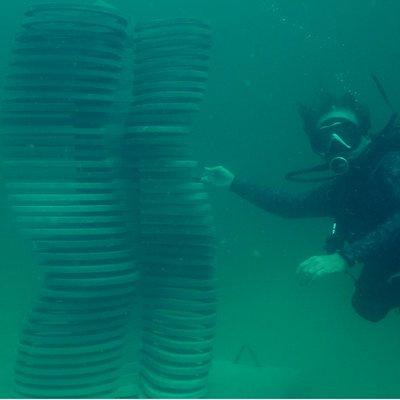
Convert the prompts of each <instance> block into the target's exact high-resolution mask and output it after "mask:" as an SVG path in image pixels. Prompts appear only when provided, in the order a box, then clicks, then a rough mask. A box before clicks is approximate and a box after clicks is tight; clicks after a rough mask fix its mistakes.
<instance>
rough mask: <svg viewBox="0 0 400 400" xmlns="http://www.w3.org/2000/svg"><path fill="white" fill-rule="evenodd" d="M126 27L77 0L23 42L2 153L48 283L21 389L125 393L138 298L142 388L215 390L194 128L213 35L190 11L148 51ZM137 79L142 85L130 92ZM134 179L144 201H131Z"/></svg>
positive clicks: (157, 32)
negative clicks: (122, 379) (122, 383)
mask: <svg viewBox="0 0 400 400" xmlns="http://www.w3.org/2000/svg"><path fill="white" fill-rule="evenodd" d="M126 32H127V22H126V20H125V19H124V18H123V17H121V16H120V15H119V13H118V12H116V10H115V9H113V8H111V7H109V6H107V5H106V4H105V3H104V2H102V1H101V2H90V1H86V2H77V3H71V2H67V1H66V2H62V3H59V4H42V5H38V6H35V7H33V8H31V9H30V10H29V11H28V12H27V13H26V16H25V21H24V24H23V29H22V32H21V34H20V35H19V36H18V38H17V42H16V46H15V50H14V57H13V61H12V64H11V66H10V72H9V75H8V79H7V83H6V88H5V89H6V90H5V97H4V98H3V101H2V112H1V121H2V126H3V133H2V143H1V148H2V162H3V170H4V179H5V182H6V189H7V192H8V198H9V201H10V205H11V207H12V211H13V213H14V216H15V219H16V224H17V227H18V228H19V229H20V230H21V231H22V233H23V234H24V237H25V238H26V239H27V240H28V242H29V243H31V244H32V248H33V253H34V255H35V256H36V257H37V261H38V275H39V276H40V277H41V280H42V281H41V285H40V287H39V292H38V293H37V297H36V300H35V302H34V304H33V306H32V310H31V312H30V313H29V315H28V318H27V322H26V324H25V326H24V329H23V332H22V334H21V341H20V347H19V353H18V358H17V363H16V392H17V395H18V396H22V397H32V398H37V397H40V398H60V397H61V398H94V397H95V398H99V397H112V396H113V394H114V393H115V392H116V390H117V389H118V387H117V386H118V378H119V376H120V373H121V366H122V363H123V357H122V356H123V352H124V349H125V348H126V347H125V340H126V333H127V327H128V323H127V322H128V318H129V311H130V308H131V306H132V304H133V302H135V301H136V300H137V296H138V294H140V295H141V298H142V303H143V315H142V326H141V327H140V329H141V330H142V335H141V336H142V343H141V348H142V353H141V360H140V363H139V365H140V382H139V383H140V388H141V395H143V396H146V397H150V398H151V397H163V398H168V397H174V398H180V397H184V398H188V397H190V398H197V397H202V396H204V395H205V394H206V392H207V379H208V373H209V369H210V364H211V359H212V346H213V337H214V325H215V313H216V301H215V289H214V283H215V282H214V265H213V264H214V233H213V229H212V221H211V216H210V205H209V203H208V198H207V195H206V193H205V190H204V187H203V185H202V183H200V180H199V171H198V167H197V164H196V162H194V161H192V159H193V157H192V156H191V152H190V125H191V122H192V118H193V115H194V113H196V112H197V111H198V110H199V104H200V102H201V101H202V99H203V96H204V92H205V88H206V82H207V78H208V63H209V50H210V31H209V28H208V26H206V25H204V24H203V23H201V22H199V21H196V20H187V19H178V20H171V21H156V22H151V23H147V24H142V25H139V26H137V29H136V31H135V51H134V52H131V51H129V49H128V47H129V46H128V45H127V33H126ZM133 53H134V54H133ZM132 56H134V64H135V68H134V71H131V70H128V68H127V64H129V63H126V62H125V61H126V60H127V57H132ZM132 74H133V75H134V82H133V94H132V90H129V97H130V98H121V93H124V90H123V88H128V87H130V86H131V84H132V82H131V83H128V82H126V81H124V80H123V77H124V76H132ZM121 101H122V103H121ZM128 101H130V102H131V103H132V104H131V108H130V110H129V113H128V115H127V114H126V113H124V109H123V107H122V109H121V104H123V102H128ZM116 121H119V122H116ZM124 121H126V127H125V133H124V134H123V130H122V129H121V126H122V125H123V122H124ZM126 155H128V159H126V158H125V156H126ZM124 158H125V159H124ZM122 160H124V161H122ZM121 165H122V166H125V167H126V168H127V169H126V171H125V172H124V171H121ZM121 172H122V175H121ZM127 177H129V180H130V184H131V188H130V189H129V188H128V187H127V186H126V179H127ZM132 188H138V192H137V197H138V199H136V200H137V202H136V201H133V202H131V204H127V203H128V202H127V198H130V197H129V196H130V195H128V193H132V192H133V193H135V190H132ZM131 200H132V199H131ZM136 216H137V217H138V218H136ZM135 219H137V222H138V226H137V227H136V228H135V227H134V228H135V229H134V230H136V229H137V230H138V235H134V234H133V233H132V231H133V230H132V229H131V228H132V224H131V222H132V221H134V220H135ZM133 249H138V250H139V252H140V255H139V256H138V257H139V262H138V263H135V259H136V258H137V256H136V254H135V252H136V250H135V251H134V250H133ZM139 268H140V269H141V270H140V269H139ZM139 273H141V278H140V280H139ZM138 283H139V285H138Z"/></svg>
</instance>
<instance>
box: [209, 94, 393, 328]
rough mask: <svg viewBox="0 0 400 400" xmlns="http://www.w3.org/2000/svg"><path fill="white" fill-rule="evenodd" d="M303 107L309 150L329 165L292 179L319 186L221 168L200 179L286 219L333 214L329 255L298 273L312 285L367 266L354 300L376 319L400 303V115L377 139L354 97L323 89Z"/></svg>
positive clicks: (295, 174) (298, 173)
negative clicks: (291, 185) (291, 188)
mask: <svg viewBox="0 0 400 400" xmlns="http://www.w3.org/2000/svg"><path fill="white" fill-rule="evenodd" d="M299 112H300V116H301V118H302V121H303V126H304V130H305V132H306V133H307V136H308V138H309V141H310V144H311V147H312V149H313V151H314V152H315V153H317V154H318V155H319V156H321V158H322V159H323V161H324V163H323V164H322V165H319V166H317V167H313V168H308V169H303V170H299V171H295V172H292V173H290V174H288V175H287V178H288V179H290V180H294V181H314V182H315V181H325V182H324V183H321V184H320V185H319V186H318V187H317V188H316V189H312V190H310V191H308V192H305V193H303V194H291V193H287V192H285V191H282V190H280V189H274V188H268V187H263V186H260V185H257V184H254V183H251V182H249V181H247V180H246V179H243V178H241V177H238V176H235V175H234V174H233V173H232V172H230V171H229V170H228V169H226V168H224V167H222V166H217V167H211V168H206V169H205V173H204V175H203V178H202V180H203V182H206V183H209V184H211V185H214V186H219V187H226V188H230V189H231V191H233V192H234V193H236V194H238V195H240V196H241V197H242V198H244V199H246V200H248V201H250V202H251V203H253V204H254V205H256V206H258V207H261V208H262V209H264V210H266V211H268V212H270V213H273V214H276V215H280V216H282V217H287V218H299V217H306V218H311V217H332V218H333V219H334V224H333V229H332V234H331V236H330V237H329V238H328V239H327V242H326V249H325V250H326V253H327V254H325V255H318V256H314V257H311V258H309V259H308V260H306V261H304V262H303V263H301V264H300V266H299V267H298V269H297V273H298V275H299V278H300V279H301V281H302V283H309V282H311V281H313V280H315V279H317V278H320V277H322V276H326V275H329V274H334V273H345V272H349V271H350V269H351V267H352V266H354V265H356V264H360V265H362V270H361V273H360V276H359V277H358V279H357V280H356V284H355V291H354V294H353V298H352V304H353V307H354V309H355V310H356V312H357V313H358V314H359V315H360V316H362V317H363V318H365V319H367V320H369V321H372V322H378V321H380V320H381V319H382V318H384V317H385V316H386V315H387V313H388V312H389V311H390V310H392V309H394V308H397V307H399V306H400V134H399V128H398V126H397V115H396V114H395V113H394V114H393V115H392V117H391V118H390V121H389V122H388V124H387V125H386V127H385V128H384V129H383V130H382V131H381V132H379V133H378V134H376V135H374V136H371V135H370V127H371V124H370V117H369V112H368V110H367V109H366V108H365V107H363V106H362V105H361V104H360V103H359V102H358V101H357V99H356V98H355V97H354V96H353V95H351V94H345V95H343V96H341V97H335V96H333V95H327V94H325V95H324V96H322V97H321V99H320V101H319V104H318V105H317V106H316V107H308V106H300V107H299ZM314 173H318V174H319V177H318V178H312V177H308V178H307V175H306V174H314ZM326 173H327V174H328V176H326V175H325V174H326ZM321 174H324V175H325V176H323V177H321V176H320V175H321Z"/></svg>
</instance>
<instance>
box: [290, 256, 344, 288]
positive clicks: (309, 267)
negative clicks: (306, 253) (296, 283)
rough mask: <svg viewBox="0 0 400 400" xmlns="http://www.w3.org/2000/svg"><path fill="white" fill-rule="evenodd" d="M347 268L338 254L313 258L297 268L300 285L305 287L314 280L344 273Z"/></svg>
mask: <svg viewBox="0 0 400 400" xmlns="http://www.w3.org/2000/svg"><path fill="white" fill-rule="evenodd" d="M348 267H349V265H348V263H347V261H346V260H345V259H344V258H343V257H342V256H341V255H340V254H338V253H334V254H329V255H324V256H314V257H311V258H309V259H308V260H306V261H304V262H302V263H301V264H300V265H299V267H298V268H297V274H298V276H299V278H300V283H301V284H303V285H306V284H308V283H311V282H312V281H313V280H314V279H318V278H321V277H322V276H325V275H330V274H334V273H337V272H345V271H346V270H347V268H348Z"/></svg>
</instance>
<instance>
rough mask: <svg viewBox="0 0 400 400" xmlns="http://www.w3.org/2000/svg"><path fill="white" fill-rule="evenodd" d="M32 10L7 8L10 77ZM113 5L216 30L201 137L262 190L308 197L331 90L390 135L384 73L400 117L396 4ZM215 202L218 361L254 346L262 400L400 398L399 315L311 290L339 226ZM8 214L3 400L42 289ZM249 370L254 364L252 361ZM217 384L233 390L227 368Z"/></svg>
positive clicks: (330, 284) (399, 10)
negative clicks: (312, 108) (317, 129)
mask: <svg viewBox="0 0 400 400" xmlns="http://www.w3.org/2000/svg"><path fill="white" fill-rule="evenodd" d="M29 4H31V2H27V1H25V2H24V1H20V0H15V1H13V2H12V4H11V3H9V2H3V3H1V5H0V11H1V13H0V15H1V17H0V18H1V28H0V29H1V34H0V54H1V57H0V68H1V69H0V71H1V70H3V71H4V70H5V66H6V65H7V62H8V56H9V52H10V49H11V47H12V44H13V37H14V34H15V32H16V30H17V29H18V27H19V24H20V22H21V14H22V12H23V10H24V9H25V8H26V6H27V5H29ZM114 4H115V5H117V6H118V7H120V9H122V10H123V11H124V12H125V13H127V14H129V16H130V19H131V21H132V22H137V21H144V20H147V19H150V18H158V17H163V18H164V17H180V16H191V17H197V18H200V19H204V20H205V21H207V22H209V23H210V24H211V25H212V27H213V30H214V48H213V60H212V68H211V74H210V82H209V90H208V95H207V96H206V101H205V103H204V104H203V108H202V111H201V113H200V114H199V115H198V116H197V117H196V122H195V125H194V139H193V141H194V142H193V148H194V149H195V154H196V157H197V159H198V160H199V161H200V162H201V163H202V164H204V165H214V164H222V165H225V166H227V167H228V168H230V169H232V170H233V171H234V172H236V173H240V174H241V175H244V176H248V177H249V178H251V179H254V180H256V181H259V182H262V183H265V184H273V185H285V186H287V187H288V188H290V189H293V190H300V189H302V188H303V186H302V185H300V186H299V185H296V184H289V183H285V182H284V181H283V176H284V174H285V173H286V172H287V171H289V170H291V169H293V168H298V167H303V166H308V165H310V164H312V163H315V162H316V161H317V159H316V158H315V157H314V156H313V155H312V153H311V151H310V149H309V147H308V144H307V142H306V139H305V136H304V135H303V133H302V131H301V125H300V120H299V118H298V116H297V114H296V103H297V102H298V101H307V100H309V99H311V98H312V96H313V94H314V93H315V92H316V90H317V89H318V88H319V87H320V86H321V85H324V86H328V87H330V88H339V89H352V90H354V91H355V92H357V93H358V94H359V95H360V96H361V98H362V99H364V101H365V102H366V103H367V104H368V105H369V106H370V107H371V111H372V118H373V123H374V128H375V129H379V128H380V127H381V126H382V125H383V124H384V123H385V121H386V119H387V118H388V115H389V111H388V110H387V109H386V108H385V106H384V104H383V102H382V99H381V98H380V97H379V95H378V93H377V91H376V89H375V87H374V85H373V83H372V81H371V79H370V77H369V74H370V73H371V72H374V73H376V74H378V75H379V77H380V78H381V80H382V82H383V83H384V85H385V87H386V89H387V92H388V93H389V95H390V96H391V99H392V100H393V102H394V104H395V105H398V107H399V109H400V89H399V87H400V86H399V83H400V75H399V71H400V41H399V37H400V29H399V24H398V21H399V18H398V16H399V15H400V3H399V2H398V1H396V0H383V1H376V0H375V1H373V0H351V1H345V0H340V1H334V0H324V1H317V0H304V1H302V0H299V1H291V0H280V1H270V0H263V1H262V0H249V1H246V2H245V1H242V0H213V1H211V0H189V1H188V0H141V1H139V0H129V1H128V0H119V1H117V0H116V1H115V2H114ZM306 187H307V186H306ZM210 193H211V197H212V201H213V204H214V206H215V207H214V213H215V219H216V223H217V231H218V241H219V246H218V260H217V273H218V278H219V314H218V324H217V340H216V345H215V359H216V360H222V361H232V360H234V359H235V357H236V355H237V353H238V352H239V351H240V349H241V347H242V346H243V345H246V346H249V347H250V348H251V349H252V350H253V351H254V352H255V353H256V355H257V358H258V360H259V362H260V364H261V365H262V366H263V367H264V368H265V369H266V370H268V369H269V370H270V375H269V376H273V377H274V379H272V378H271V379H272V382H269V383H268V384H266V385H265V386H266V388H263V390H264V391H266V392H264V393H262V395H263V396H265V397H267V396H268V395H269V393H271V395H273V396H279V397H293V396H294V397H399V396H400V380H399V376H400V363H399V362H398V360H399V358H400V336H399V332H400V315H399V314H397V313H392V314H390V315H389V316H388V317H387V318H386V319H385V320H384V321H383V322H381V323H379V324H371V323H369V322H366V321H363V320H361V319H360V318H359V317H358V316H357V315H355V313H354V312H353V310H352V309H351V305H350V297H351V294H352V281H351V280H350V279H349V278H348V277H345V276H337V277H332V278H329V279H326V280H323V281H321V282H317V283H315V284H313V285H312V286H310V287H306V288H304V287H300V286H299V285H298V283H297V281H296V277H295V274H294V271H295V268H296V266H297V265H298V264H299V263H300V262H301V261H303V260H304V259H305V258H307V257H309V256H311V255H315V254H318V253H320V252H321V247H322V244H323V241H324V237H325V236H326V235H327V233H328V232H329V229H330V224H329V221H328V220H305V221H302V220H295V221H287V220H282V219H280V218H277V217H274V216H270V215H267V214H265V213H263V212H262V211H260V210H257V209H256V208H254V207H252V206H250V205H249V204H246V203H245V202H243V201H242V200H240V199H238V198H236V197H235V196H234V195H233V194H231V193H224V192H222V191H219V190H215V189H212V190H210ZM0 194H1V199H3V198H4V195H3V191H2V192H0ZM1 204H2V207H1V211H0V216H1V226H0V229H1V233H2V235H1V240H0V248H1V252H0V254H1V255H0V258H1V270H2V274H1V279H0V305H1V331H0V360H1V364H2V368H1V371H0V395H1V396H2V397H5V396H7V395H9V393H10V392H9V388H10V382H11V376H12V368H13V360H14V358H15V351H16V347H17V338H18V332H19V329H20V327H21V325H22V321H23V317H24V315H25V313H26V311H27V310H28V309H29V304H30V300H31V295H32V293H33V292H34V288H35V285H36V283H37V278H36V275H35V268H34V265H33V263H32V260H31V256H30V254H29V249H28V248H27V247H26V246H25V244H24V243H23V242H22V241H21V239H20V238H19V237H18V234H17V232H16V229H15V227H14V226H13V225H12V222H11V219H10V216H9V214H8V211H7V206H6V205H5V204H4V203H3V202H1ZM241 362H242V363H243V364H245V365H247V367H249V368H252V367H253V366H254V360H253V359H252V358H251V357H249V356H248V355H246V354H245V355H244V356H243V359H242V361H241ZM217 375H218V377H219V379H220V380H221V381H223V379H224V372H223V371H222V369H221V371H217V373H216V376H217ZM242 378H243V382H237V383H235V385H236V386H237V388H238V389H237V390H238V391H240V390H242V389H243V387H245V386H246V385H248V383H249V382H250V380H249V379H250V378H248V377H246V374H245V373H243V374H242ZM258 379H259V380H261V379H265V378H262V374H260V375H259V376H258ZM232 385H233V384H232ZM268 387H269V389H268ZM268 390H270V391H269V392H268ZM227 393H228V394H229V395H231V396H232V392H229V391H227ZM244 394H246V391H244ZM253 395H254V393H253Z"/></svg>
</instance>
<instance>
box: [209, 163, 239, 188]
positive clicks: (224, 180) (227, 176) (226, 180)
mask: <svg viewBox="0 0 400 400" xmlns="http://www.w3.org/2000/svg"><path fill="white" fill-rule="evenodd" d="M234 179H235V175H233V174H232V172H230V171H229V170H227V169H226V168H225V167H222V166H218V167H205V168H204V174H203V176H202V178H201V181H202V182H204V183H208V184H210V185H214V186H218V187H229V186H231V184H232V182H233V180H234Z"/></svg>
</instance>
